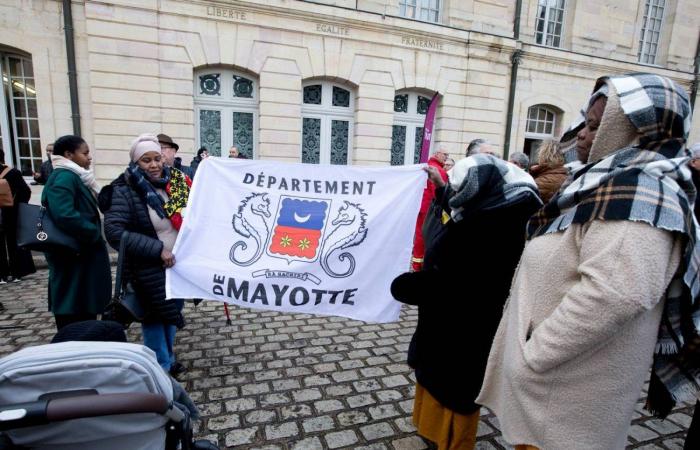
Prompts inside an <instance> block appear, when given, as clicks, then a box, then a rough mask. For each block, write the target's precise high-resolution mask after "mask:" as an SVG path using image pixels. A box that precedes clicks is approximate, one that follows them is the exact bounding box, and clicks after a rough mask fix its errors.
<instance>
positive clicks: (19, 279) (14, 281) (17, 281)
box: [12, 278, 22, 283]
mask: <svg viewBox="0 0 700 450" xmlns="http://www.w3.org/2000/svg"><path fill="white" fill-rule="evenodd" d="M20 281H22V279H21V278H15V279H14V280H12V282H13V283H19V282H20Z"/></svg>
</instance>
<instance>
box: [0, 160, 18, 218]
mask: <svg viewBox="0 0 700 450" xmlns="http://www.w3.org/2000/svg"><path fill="white" fill-rule="evenodd" d="M10 169H11V167H10V166H7V167H5V170H3V171H2V172H0V208H9V207H11V206H14V204H15V198H14V196H13V195H12V189H10V183H8V182H7V180H6V179H5V175H7V173H8V172H9V171H10Z"/></svg>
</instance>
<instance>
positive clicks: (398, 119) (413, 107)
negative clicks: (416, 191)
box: [391, 92, 430, 166]
mask: <svg viewBox="0 0 700 450" xmlns="http://www.w3.org/2000/svg"><path fill="white" fill-rule="evenodd" d="M428 106H430V98H429V97H427V96H424V95H421V94H419V93H416V92H398V93H397V94H396V95H395V96H394V125H393V129H392V133H391V165H392V166H400V165H403V164H418V162H419V160H420V150H421V147H422V145H423V125H424V124H425V115H426V114H427V112H428Z"/></svg>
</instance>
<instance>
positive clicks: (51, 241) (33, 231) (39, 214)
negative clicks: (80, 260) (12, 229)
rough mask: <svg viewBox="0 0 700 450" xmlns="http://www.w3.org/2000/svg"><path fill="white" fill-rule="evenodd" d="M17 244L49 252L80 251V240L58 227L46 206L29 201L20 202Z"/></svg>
mask: <svg viewBox="0 0 700 450" xmlns="http://www.w3.org/2000/svg"><path fill="white" fill-rule="evenodd" d="M17 246H18V247H20V248H23V249H26V250H35V251H38V252H47V253H50V252H54V251H72V252H74V253H78V252H79V251H80V244H79V243H78V240H77V239H75V238H74V237H73V236H70V235H68V234H67V233H65V232H64V231H63V230H61V229H60V228H58V227H57V226H56V224H55V223H53V220H52V219H51V215H50V214H48V211H47V210H46V208H45V207H43V206H39V205H30V204H28V203H19V204H18V208H17Z"/></svg>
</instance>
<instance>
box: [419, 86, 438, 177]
mask: <svg viewBox="0 0 700 450" xmlns="http://www.w3.org/2000/svg"><path fill="white" fill-rule="evenodd" d="M439 100H440V93H439V92H436V93H435V95H433V99H432V100H430V106H428V113H427V114H426V115H425V124H424V125H423V145H422V146H421V148H420V162H422V163H424V162H428V157H429V156H430V141H432V140H433V123H434V122H435V111H436V110H437V104H438V101H439Z"/></svg>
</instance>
